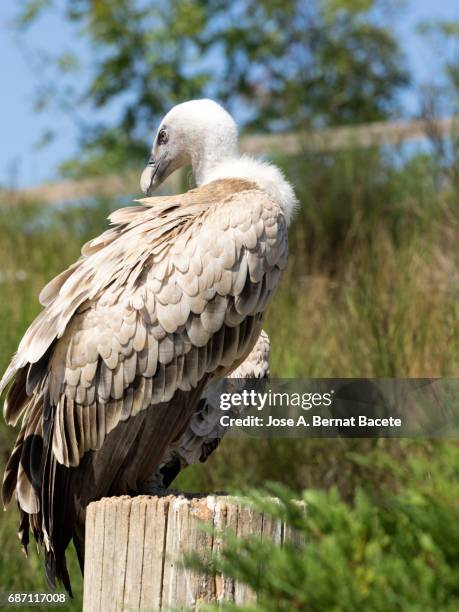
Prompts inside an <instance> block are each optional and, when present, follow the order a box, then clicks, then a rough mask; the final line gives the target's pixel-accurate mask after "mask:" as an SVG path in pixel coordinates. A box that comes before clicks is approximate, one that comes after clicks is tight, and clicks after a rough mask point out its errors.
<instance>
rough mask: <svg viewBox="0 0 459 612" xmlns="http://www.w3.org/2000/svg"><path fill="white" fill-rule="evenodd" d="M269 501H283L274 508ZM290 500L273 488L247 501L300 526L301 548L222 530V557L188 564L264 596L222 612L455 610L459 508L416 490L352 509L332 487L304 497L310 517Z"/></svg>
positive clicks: (358, 500)
mask: <svg viewBox="0 0 459 612" xmlns="http://www.w3.org/2000/svg"><path fill="white" fill-rule="evenodd" d="M269 494H271V495H273V494H274V495H276V496H277V498H278V499H279V503H274V502H272V501H269V499H268V498H267V495H269ZM292 497H293V492H292V491H290V490H288V489H285V488H282V487H280V486H278V485H276V486H272V487H270V488H269V490H268V491H263V492H256V491H252V492H251V493H250V494H249V496H248V498H247V503H248V504H250V505H251V506H253V507H254V508H255V509H257V510H260V511H264V512H265V513H267V514H269V515H271V516H273V517H276V518H277V519H279V520H281V521H283V522H285V523H286V524H287V525H289V526H291V527H292V528H294V529H295V530H296V531H297V532H298V534H299V542H297V541H296V542H295V544H293V543H290V544H289V543H287V544H285V545H284V546H283V547H280V546H279V545H277V544H275V543H273V542H272V541H271V540H270V539H262V540H260V539H259V538H255V537H253V536H252V537H236V536H235V535H234V534H231V533H225V534H221V535H222V538H223V548H222V550H221V552H220V553H219V555H218V556H216V557H214V558H213V559H210V560H202V559H201V560H199V559H197V558H196V557H191V558H189V559H188V564H189V565H190V567H192V568H194V569H197V570H199V571H203V572H206V573H215V572H217V573H223V574H225V575H227V576H230V577H232V578H234V579H236V580H238V581H240V582H242V583H244V584H246V585H248V586H249V587H251V589H253V590H254V591H255V592H256V593H257V594H258V600H257V603H256V604H253V605H248V606H240V607H237V606H235V605H234V604H226V605H224V606H223V609H227V610H230V609H236V608H237V609H240V610H260V611H262V610H263V611H266V612H269V611H273V612H282V611H284V610H285V612H290V611H291V610H305V611H318V612H319V611H325V610H327V611H331V610H336V611H338V610H339V611H342V612H346V611H349V612H354V611H355V610H371V611H372V612H378V611H381V612H386V611H387V610H391V611H396V610H400V611H403V612H406V611H413V612H414V611H416V612H418V611H419V612H420V611H423V612H424V611H427V610H435V611H437V612H438V611H447V610H451V611H452V610H457V609H458V606H459V508H458V507H457V503H456V504H453V503H452V502H450V503H448V501H447V500H445V499H444V498H437V497H436V496H434V495H432V494H429V493H428V492H427V491H419V490H416V489H414V488H408V489H406V490H405V491H403V492H400V493H398V494H387V495H384V496H380V497H378V496H376V497H375V496H372V495H370V494H369V493H367V492H365V491H364V490H363V489H362V488H360V487H359V488H357V489H356V492H355V497H354V501H353V503H349V502H345V501H343V499H342V497H341V496H340V494H339V493H338V490H337V489H336V488H331V489H330V490H328V491H317V490H309V491H306V492H304V493H303V496H302V499H303V501H304V502H305V504H306V511H305V512H303V510H302V508H301V506H300V505H299V504H298V503H297V502H294V501H292ZM456 502H457V499H456Z"/></svg>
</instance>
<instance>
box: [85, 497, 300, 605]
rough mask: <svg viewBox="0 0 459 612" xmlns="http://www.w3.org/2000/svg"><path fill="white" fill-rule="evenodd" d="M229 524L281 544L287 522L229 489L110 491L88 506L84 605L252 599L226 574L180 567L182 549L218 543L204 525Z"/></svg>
mask: <svg viewBox="0 0 459 612" xmlns="http://www.w3.org/2000/svg"><path fill="white" fill-rule="evenodd" d="M203 523H204V524H207V525H210V526H211V527H215V528H216V530H217V531H218V530H222V529H225V528H230V529H232V530H233V531H235V532H236V533H238V534H241V535H243V534H249V533H250V534H254V535H257V534H258V535H260V537H262V538H266V537H268V538H269V539H270V540H272V541H274V542H278V543H279V544H280V545H281V544H282V543H283V541H284V539H285V538H290V537H291V534H288V533H287V530H286V529H284V526H283V525H281V524H280V523H279V522H277V521H274V520H273V519H272V518H271V517H265V516H264V515H263V514H262V513H259V512H256V511H254V510H252V509H251V508H247V507H246V506H244V505H241V504H240V503H238V500H237V499H235V498H231V497H224V496H214V495H210V496H207V497H200V498H199V497H192V498H190V497H185V496H183V495H180V496H174V495H168V496H164V497H150V496H144V495H142V496H138V497H133V498H131V497H127V496H126V497H111V498H104V499H102V500H100V501H98V502H94V503H92V504H90V505H89V506H88V508H87V514H86V555H85V571H84V574H85V579H84V604H83V610H84V612H111V611H118V610H139V609H142V610H172V609H174V610H181V609H189V608H190V607H191V608H195V609H197V610H199V609H200V606H201V605H202V604H206V603H210V602H221V601H222V600H226V601H232V602H235V603H236V604H247V603H250V602H253V601H254V599H255V595H254V593H253V592H251V591H250V590H249V589H247V588H246V587H245V586H244V585H241V584H238V583H234V581H233V580H231V579H230V578H228V577H225V576H217V577H212V576H201V575H198V574H197V573H195V572H192V571H191V570H188V569H185V568H183V567H181V565H180V562H181V560H182V559H183V554H184V553H185V552H187V551H188V552H189V551H195V552H198V553H200V552H201V553H203V555H208V554H209V552H212V551H214V552H216V551H218V549H219V547H220V546H221V542H220V541H219V539H218V538H217V537H215V538H214V536H213V535H212V534H210V533H206V532H204V531H202V530H201V529H200V528H199V525H200V524H203Z"/></svg>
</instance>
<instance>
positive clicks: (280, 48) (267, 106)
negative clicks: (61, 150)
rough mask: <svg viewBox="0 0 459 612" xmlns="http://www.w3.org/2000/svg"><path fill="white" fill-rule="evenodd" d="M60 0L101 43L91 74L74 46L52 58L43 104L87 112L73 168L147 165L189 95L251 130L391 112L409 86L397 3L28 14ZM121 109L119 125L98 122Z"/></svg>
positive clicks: (131, 3) (203, 5)
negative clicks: (160, 132) (213, 103)
mask: <svg viewBox="0 0 459 612" xmlns="http://www.w3.org/2000/svg"><path fill="white" fill-rule="evenodd" d="M57 5H59V7H60V8H61V9H62V8H63V10H64V11H65V15H66V18H67V19H68V20H70V22H72V23H73V24H74V25H75V27H76V28H77V31H78V32H79V33H80V35H81V36H82V37H84V38H85V39H86V40H87V42H88V43H89V45H90V48H91V60H90V66H85V73H84V75H82V74H81V71H80V72H79V71H78V58H76V57H74V56H72V53H71V52H69V51H67V50H65V51H64V52H63V54H62V55H60V56H57V57H55V58H53V57H50V55H49V53H47V54H45V56H44V59H43V64H44V66H43V70H42V74H43V75H46V74H47V75H48V78H47V79H46V80H45V77H44V76H43V79H42V80H45V83H43V82H42V83H40V92H41V100H40V106H41V107H42V108H43V107H46V105H48V104H49V103H50V102H51V101H54V102H55V103H57V106H58V107H59V108H63V109H65V110H66V112H69V111H72V110H73V111H75V112H76V114H79V115H80V119H79V122H80V123H81V126H80V127H81V130H80V133H81V144H82V151H83V153H84V155H83V156H78V158H77V159H73V160H67V161H66V162H65V163H64V164H63V166H62V170H63V172H64V173H66V174H71V175H76V174H77V175H88V174H90V173H91V174H98V173H105V172H107V169H108V168H109V169H110V171H112V172H114V171H117V170H118V169H120V168H125V167H126V165H131V166H135V167H137V166H138V164H139V162H141V161H142V160H143V159H144V157H145V154H146V153H145V152H146V151H147V145H146V140H147V139H149V138H150V137H151V133H152V131H153V129H154V128H155V127H156V124H157V122H158V120H159V119H160V117H161V116H162V115H163V114H164V112H165V111H166V110H167V109H168V108H170V107H171V106H173V105H174V104H176V103H178V102H183V101H185V100H187V99H191V98H196V97H202V96H208V97H212V98H215V99H218V100H220V101H222V102H223V103H224V104H225V105H226V106H227V107H228V108H229V110H230V111H233V112H235V114H236V116H238V117H239V119H240V123H241V124H243V125H244V126H245V129H246V130H252V131H253V130H266V129H269V130H271V131H272V130H296V129H300V128H308V127H311V126H315V127H317V126H320V125H324V124H325V125H332V124H346V123H357V122H365V121H373V120H378V119H382V118H384V117H387V116H388V115H389V114H391V113H393V112H394V111H395V110H396V109H397V94H398V92H399V90H400V89H401V88H402V87H403V86H405V85H406V84H407V83H408V76H407V72H406V69H405V67H404V60H403V57H402V54H401V51H400V49H399V45H398V42H397V40H396V38H395V36H394V32H393V29H392V28H391V27H390V26H391V19H395V15H397V14H399V13H400V2H397V1H396V0H364V1H359V2H355V1H352V2H351V1H350V0H340V1H339V2H338V1H337V0H313V1H310V2H304V1H303V0H282V1H280V0H258V1H257V2H251V1H250V0H238V1H237V2H232V1H229V0H198V1H194V2H191V1H189V0H187V1H183V0H170V1H168V2H164V1H161V2H144V1H142V0H97V2H94V1H92V0H76V1H75V0H71V1H70V0H67V1H65V2H63V3H57V2H55V1H53V0H46V1H43V0H40V1H38V2H37V0H26V1H25V2H24V3H22V4H21V6H20V7H19V9H18V15H19V16H18V21H19V23H20V24H21V26H22V27H23V28H26V27H29V26H30V25H31V24H33V23H34V22H35V21H36V20H38V19H39V18H40V16H41V15H42V14H46V12H47V11H52V10H55V9H56V8H57ZM35 55H36V54H35ZM34 59H35V61H37V60H38V57H37V56H36V57H35V58H34ZM53 66H54V69H52V67H53ZM37 69H39V66H38V65H37V66H36V68H35V70H37ZM88 74H90V75H91V77H90V81H89V83H87V78H86V77H87V75H88ZM83 83H87V86H86V85H83ZM82 87H83V88H84V89H82ZM110 108H112V109H113V108H115V109H116V113H115V116H116V119H114V120H112V123H109V121H108V119H104V117H103V115H102V114H101V113H99V114H98V115H97V119H95V120H93V121H92V120H91V119H90V117H91V112H92V111H93V110H97V109H106V110H108V109H110ZM82 109H86V110H87V112H83V113H82V112H81V110H82ZM241 111H243V112H241ZM82 114H84V119H82V117H81V115H82ZM104 114H105V117H113V114H114V113H109V112H105V113H104Z"/></svg>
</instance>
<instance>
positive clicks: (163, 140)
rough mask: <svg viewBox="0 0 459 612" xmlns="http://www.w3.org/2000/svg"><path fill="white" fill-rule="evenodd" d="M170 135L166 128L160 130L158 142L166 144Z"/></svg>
mask: <svg viewBox="0 0 459 612" xmlns="http://www.w3.org/2000/svg"><path fill="white" fill-rule="evenodd" d="M168 139H169V137H168V135H167V132H166V130H164V129H162V130H159V134H158V144H160V145H162V144H166V142H167V141H168Z"/></svg>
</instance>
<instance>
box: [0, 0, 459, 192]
mask: <svg viewBox="0 0 459 612" xmlns="http://www.w3.org/2000/svg"><path fill="white" fill-rule="evenodd" d="M15 5H16V3H15V2H2V3H1V8H0V57H1V58H2V62H1V68H0V71H1V72H0V75H1V83H2V88H1V98H0V134H1V140H0V185H8V186H11V187H16V188H20V187H28V186H32V185H36V184H39V183H42V182H44V181H48V180H52V179H53V178H55V177H56V168H57V165H58V164H59V162H61V161H62V160H63V159H65V158H66V157H69V156H71V155H72V154H74V153H75V151H76V150H77V128H76V125H75V124H74V122H73V121H72V120H71V119H70V118H69V117H67V116H65V115H64V114H61V113H57V112H56V111H55V110H50V111H45V112H43V113H37V112H35V111H34V92H35V90H36V87H37V83H38V82H39V79H40V75H39V74H36V71H35V70H34V67H33V59H34V58H33V52H32V50H34V49H36V48H41V49H45V50H46V51H47V52H49V53H51V54H53V55H55V54H58V53H60V52H62V51H64V50H66V49H69V50H72V51H74V52H76V53H77V54H78V56H80V57H82V58H83V63H84V60H85V59H87V58H88V56H89V52H90V51H89V49H88V47H87V46H86V45H85V44H84V42H83V41H82V40H81V39H80V38H79V37H78V36H77V34H76V32H75V31H74V30H72V29H71V28H70V27H69V26H68V25H67V24H66V23H65V22H64V21H63V20H62V19H60V17H59V16H58V15H50V16H47V17H46V19H43V20H42V21H41V22H40V23H39V24H38V25H37V26H36V27H34V28H33V29H32V30H31V31H30V32H29V33H27V35H26V37H25V40H26V42H27V48H24V46H23V45H22V44H21V41H23V40H24V37H20V36H18V34H17V33H16V32H15V31H14V28H12V21H13V17H14V14H15V11H16V8H15ZM16 6H17V5H16ZM433 19H458V20H459V2H458V0H435V1H433V0H408V1H407V8H406V10H405V13H404V17H403V19H401V20H399V22H398V23H397V24H396V28H397V33H398V36H399V39H400V42H401V45H402V48H403V49H404V51H405V53H406V55H407V57H408V62H409V67H410V70H411V72H412V74H413V76H414V80H415V87H414V88H413V89H412V90H411V91H409V92H407V93H406V94H405V95H404V96H403V98H402V103H403V107H404V111H405V113H406V114H407V115H414V114H416V112H417V111H418V106H417V105H418V98H417V95H416V84H417V85H419V84H420V83H422V82H425V81H429V80H432V78H433V77H435V75H436V74H438V70H439V65H440V60H441V54H442V50H441V49H435V48H433V47H432V46H431V45H428V44H426V42H425V41H423V40H422V39H420V38H419V36H417V35H416V32H415V29H416V25H417V24H418V23H419V21H421V20H424V21H425V20H433ZM112 112H113V111H112ZM50 127H52V128H53V129H54V130H55V131H56V132H57V134H58V137H57V138H56V139H55V140H54V141H53V142H52V143H51V144H50V145H48V146H46V147H45V148H40V149H37V147H36V144H37V142H39V141H40V138H41V136H42V135H43V133H44V132H45V131H46V129H47V128H50ZM152 130H153V126H152Z"/></svg>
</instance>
